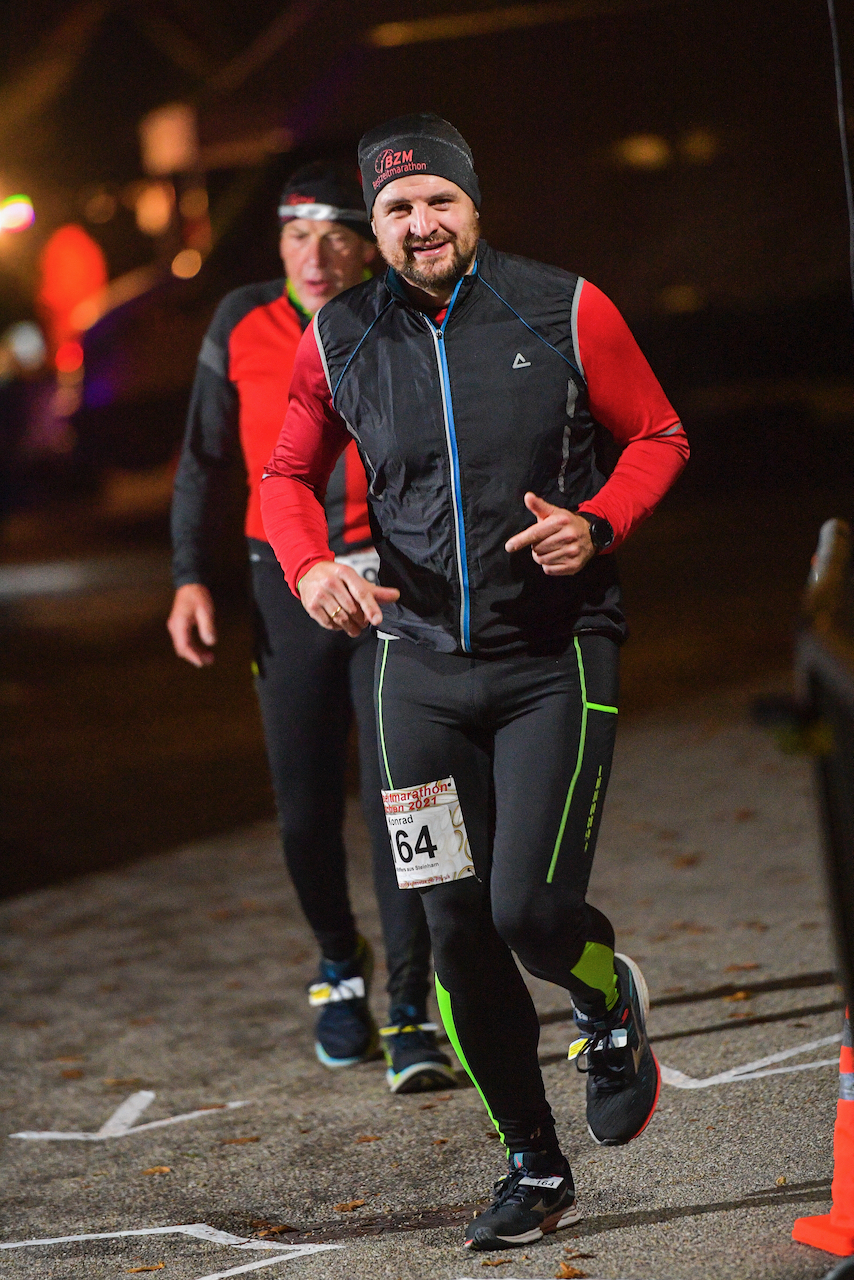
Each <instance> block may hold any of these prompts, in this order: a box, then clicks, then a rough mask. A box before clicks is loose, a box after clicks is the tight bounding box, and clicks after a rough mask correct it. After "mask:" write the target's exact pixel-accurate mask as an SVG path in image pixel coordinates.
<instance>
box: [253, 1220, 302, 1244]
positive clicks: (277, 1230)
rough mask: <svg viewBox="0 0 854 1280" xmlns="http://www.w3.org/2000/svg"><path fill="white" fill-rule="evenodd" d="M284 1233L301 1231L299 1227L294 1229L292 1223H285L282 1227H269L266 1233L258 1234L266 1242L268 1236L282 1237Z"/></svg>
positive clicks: (260, 1232)
mask: <svg viewBox="0 0 854 1280" xmlns="http://www.w3.org/2000/svg"><path fill="white" fill-rule="evenodd" d="M283 1231H299V1227H292V1226H291V1225H290V1223H287V1222H285V1223H283V1224H282V1226H280V1227H267V1228H266V1230H264V1231H259V1232H258V1238H259V1239H260V1240H265V1239H266V1238H267V1236H280V1235H281V1234H282V1232H283Z"/></svg>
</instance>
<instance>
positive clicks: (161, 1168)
mask: <svg viewBox="0 0 854 1280" xmlns="http://www.w3.org/2000/svg"><path fill="white" fill-rule="evenodd" d="M142 1172H143V1173H171V1172H172V1167H171V1165H168V1164H153V1165H152V1166H151V1168H150V1169H143V1171H142Z"/></svg>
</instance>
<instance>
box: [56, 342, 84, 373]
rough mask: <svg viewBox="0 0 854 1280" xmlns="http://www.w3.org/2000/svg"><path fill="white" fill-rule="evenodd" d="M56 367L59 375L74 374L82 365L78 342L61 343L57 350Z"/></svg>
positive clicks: (81, 352)
mask: <svg viewBox="0 0 854 1280" xmlns="http://www.w3.org/2000/svg"><path fill="white" fill-rule="evenodd" d="M55 363H56V367H57V369H58V370H59V372H60V373H76V372H77V370H78V369H79V368H80V367H81V366H82V364H83V348H82V347H81V345H80V343H79V342H63V343H62V345H61V346H60V347H59V348H58V349H57V352H56V357H55Z"/></svg>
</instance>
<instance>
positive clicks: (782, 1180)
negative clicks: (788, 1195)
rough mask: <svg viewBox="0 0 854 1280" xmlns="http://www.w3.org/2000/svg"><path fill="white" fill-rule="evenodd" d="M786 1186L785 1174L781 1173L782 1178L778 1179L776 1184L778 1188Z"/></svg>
mask: <svg viewBox="0 0 854 1280" xmlns="http://www.w3.org/2000/svg"><path fill="white" fill-rule="evenodd" d="M785 1185H786V1177H785V1174H782V1173H781V1174H780V1177H779V1178H778V1179H777V1181H776V1183H775V1186H778V1187H785Z"/></svg>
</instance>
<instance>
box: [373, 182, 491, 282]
mask: <svg viewBox="0 0 854 1280" xmlns="http://www.w3.org/2000/svg"><path fill="white" fill-rule="evenodd" d="M374 230H375V232H376V237H377V247H378V248H379V251H380V253H381V254H382V256H383V257H384V258H385V260H386V262H387V263H389V265H390V266H392V267H394V269H395V271H397V272H398V273H399V275H401V276H402V277H403V279H404V280H406V281H407V282H408V283H409V284H411V285H414V286H415V288H417V289H422V290H424V291H425V292H426V293H429V294H431V295H438V296H441V295H443V294H449V293H450V292H451V291H452V290H453V288H454V285H455V284H456V283H457V281H458V280H460V279H462V277H463V276H464V275H465V274H466V273H467V272H468V271H469V269H470V268H471V265H472V261H473V260H474V256H475V253H476V252H477V243H478V238H479V234H480V228H479V221H478V215H477V210H476V209H475V207H474V203H473V201H472V200H471V198H470V197H469V196H467V195H466V193H465V192H464V191H462V190H461V189H460V188H459V187H458V186H456V184H455V183H453V182H447V181H445V180H444V179H442V178H437V177H433V176H426V177H423V178H411V179H407V178H403V179H398V180H397V181H396V182H391V183H389V185H388V187H387V188H386V189H385V190H384V191H382V192H381V194H380V196H379V197H378V199H377V202H376V205H375V206H374Z"/></svg>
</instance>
